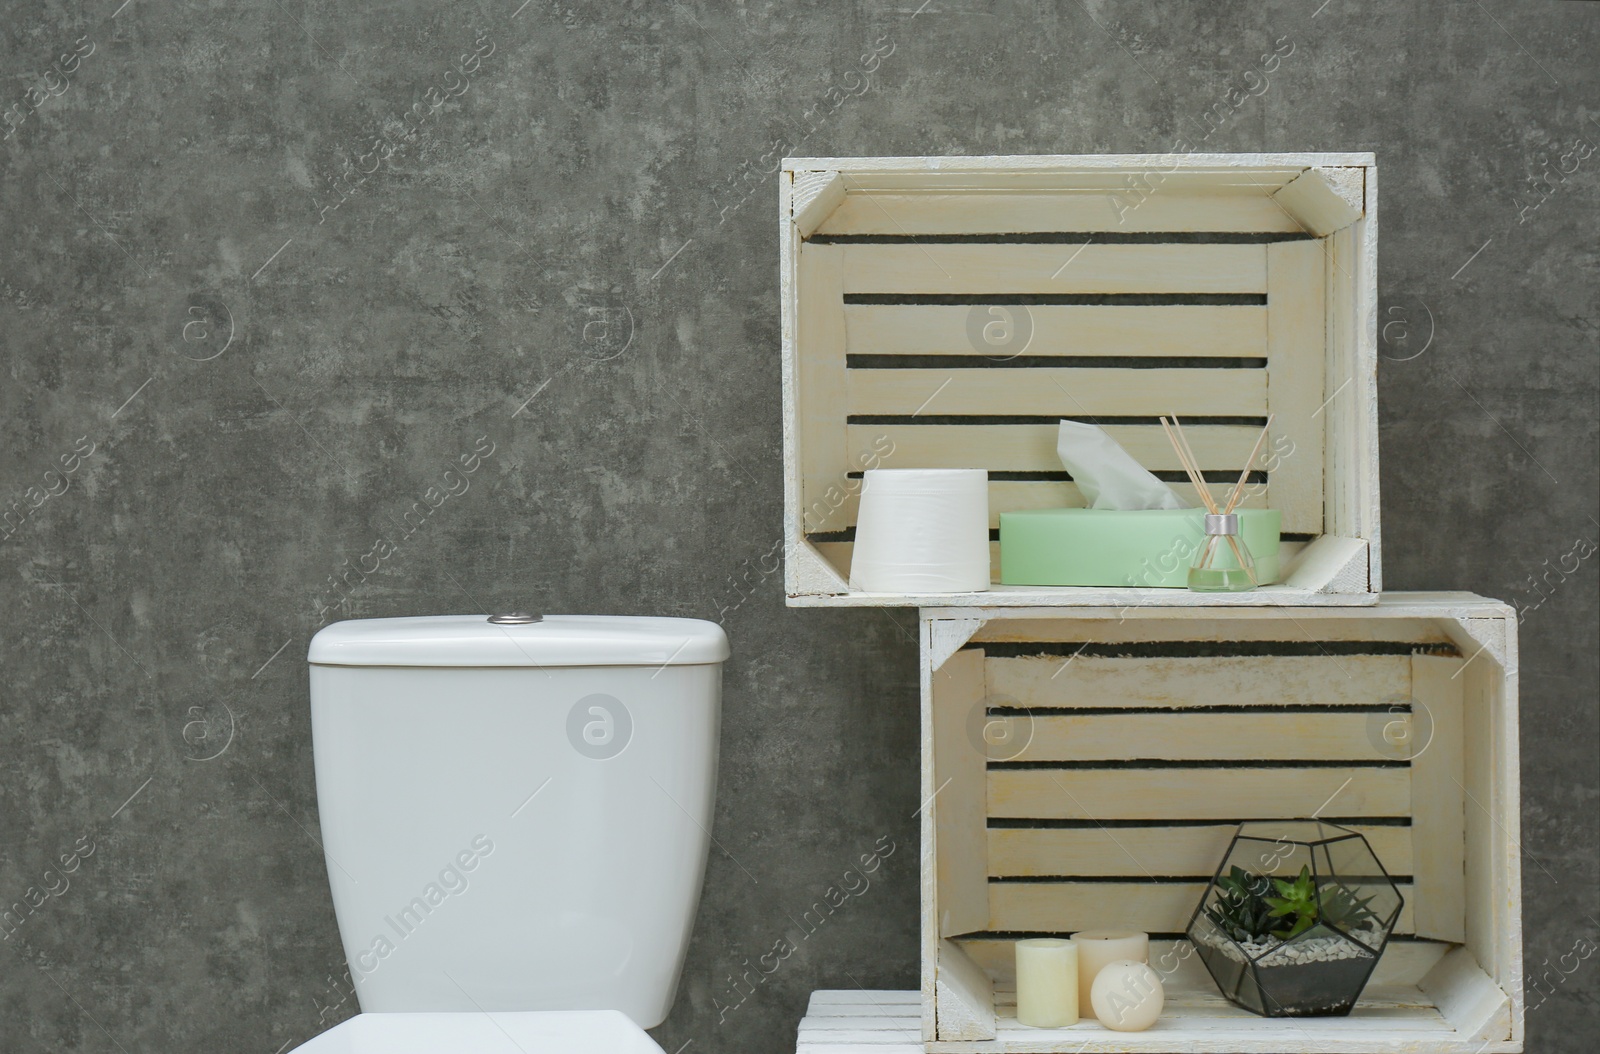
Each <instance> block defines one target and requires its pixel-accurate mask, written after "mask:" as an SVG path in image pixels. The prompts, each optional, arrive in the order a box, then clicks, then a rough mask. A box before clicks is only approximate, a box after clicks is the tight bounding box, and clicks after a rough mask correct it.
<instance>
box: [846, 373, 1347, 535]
mask: <svg viewBox="0 0 1600 1054" xmlns="http://www.w3.org/2000/svg"><path fill="white" fill-rule="evenodd" d="M1019 373H1025V375H1026V379H1027V381H1028V383H1027V384H1026V385H1019V384H1018V376H1017V375H1018V374H1019ZM847 387H848V395H847V405H848V408H849V412H850V413H851V414H852V415H854V414H894V415H899V416H909V415H912V414H918V415H921V414H929V415H941V414H989V415H994V414H1034V415H1039V414H1049V415H1054V416H1056V417H1115V416H1119V415H1132V416H1138V415H1141V414H1143V413H1145V412H1146V411H1148V410H1149V409H1150V407H1152V406H1166V407H1167V408H1168V410H1169V412H1171V413H1174V414H1178V415H1180V416H1183V417H1196V416H1217V417H1265V416H1266V415H1267V372H1266V371H1265V370H1253V369H1241V370H1226V369H1224V370H1217V369H1182V368H1174V369H1151V370H1145V369H1093V368H1090V369H1083V368H1069V369H1051V368H1037V369H1029V370H1025V371H1022V370H1009V369H1006V370H999V369H984V368H957V369H948V370H945V369H940V370H898V369H890V370H875V369H863V370H850V371H849V373H848V382H847ZM1314 423H1315V422H1313V424H1314ZM1317 443H1318V446H1319V449H1320V445H1321V437H1320V436H1319V437H1318V438H1317ZM1242 460H1243V459H1242V458H1241V462H1242ZM1060 464H1061V462H1060V461H1059V460H1058V461H1057V462H1056V466H1057V467H1056V469H1055V471H1057V472H1059V471H1061V469H1060ZM1240 467H1242V465H1241V466H1240ZM1307 509H1308V514H1310V513H1312V512H1314V513H1315V515H1316V517H1317V522H1316V523H1315V524H1310V523H1306V524H1305V525H1304V526H1306V527H1309V528H1314V529H1315V530H1317V531H1321V529H1322V502H1321V500H1320V495H1316V494H1313V495H1312V500H1311V501H1310V502H1309V503H1308V505H1307ZM1301 529H1302V528H1301V527H1294V528H1290V527H1287V526H1286V527H1285V528H1284V530H1286V531H1290V530H1293V531H1300V530H1301Z"/></svg>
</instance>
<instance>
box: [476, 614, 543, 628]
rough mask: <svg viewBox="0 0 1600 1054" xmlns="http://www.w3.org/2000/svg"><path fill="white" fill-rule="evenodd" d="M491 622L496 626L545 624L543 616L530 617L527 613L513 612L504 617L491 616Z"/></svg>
mask: <svg viewBox="0 0 1600 1054" xmlns="http://www.w3.org/2000/svg"><path fill="white" fill-rule="evenodd" d="M489 621H490V622H493V623H494V624H495V625H496V626H526V625H528V624H529V623H531V622H543V621H544V616H543V615H530V614H528V613H527V612H526V611H511V612H508V613H506V614H504V615H490V616H489Z"/></svg>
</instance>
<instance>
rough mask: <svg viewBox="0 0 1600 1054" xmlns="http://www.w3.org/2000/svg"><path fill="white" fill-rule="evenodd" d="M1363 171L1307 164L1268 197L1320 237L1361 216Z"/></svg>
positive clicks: (1362, 206) (1363, 183) (1310, 231)
mask: <svg viewBox="0 0 1600 1054" xmlns="http://www.w3.org/2000/svg"><path fill="white" fill-rule="evenodd" d="M1364 175H1365V170H1364V169H1361V168H1311V169H1307V170H1306V171H1304V172H1302V173H1301V174H1300V175H1298V176H1296V177H1295V178H1294V179H1292V180H1290V181H1289V182H1288V183H1287V184H1285V185H1284V186H1283V187H1282V188H1281V189H1279V190H1278V191H1277V192H1275V193H1274V194H1273V195H1272V197H1273V200H1275V201H1276V202H1277V203H1278V204H1279V205H1281V206H1282V207H1283V208H1284V210H1285V211H1287V212H1288V213H1289V214H1290V215H1291V216H1293V217H1294V218H1295V219H1296V220H1297V221H1299V224H1300V226H1301V228H1302V229H1304V230H1306V231H1308V232H1309V233H1311V234H1315V235H1316V236H1317V237H1319V238H1320V237H1323V236H1324V235H1328V234H1332V233H1333V232H1334V231H1338V230H1343V229H1344V228H1346V227H1348V226H1350V225H1351V224H1352V223H1354V222H1355V221H1356V220H1359V219H1360V218H1361V214H1362V212H1363V211H1364V208H1365V200H1364V197H1365V193H1364V192H1365V181H1364V179H1363V177H1364Z"/></svg>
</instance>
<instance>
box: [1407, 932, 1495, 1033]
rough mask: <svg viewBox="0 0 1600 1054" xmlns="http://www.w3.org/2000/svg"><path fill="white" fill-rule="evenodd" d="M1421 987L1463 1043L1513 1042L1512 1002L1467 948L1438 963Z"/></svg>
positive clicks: (1424, 979) (1459, 949) (1457, 950)
mask: <svg viewBox="0 0 1600 1054" xmlns="http://www.w3.org/2000/svg"><path fill="white" fill-rule="evenodd" d="M1420 987H1421V989H1422V991H1423V992H1425V993H1427V995H1429V996H1430V997H1431V998H1432V999H1433V1000H1434V1001H1435V1002H1436V1003H1437V1004H1438V1007H1439V1012H1440V1013H1441V1014H1443V1015H1444V1018H1445V1020H1446V1021H1449V1022H1450V1024H1451V1025H1452V1026H1454V1028H1455V1030H1456V1031H1457V1032H1459V1033H1460V1034H1461V1035H1462V1037H1463V1038H1464V1039H1467V1040H1469V1041H1479V1042H1496V1041H1501V1042H1503V1041H1506V1040H1510V1039H1511V1038H1512V1035H1511V1000H1510V998H1509V997H1508V996H1507V995H1506V993H1505V992H1504V991H1503V990H1502V989H1501V988H1500V986H1499V985H1497V984H1495V982H1494V979H1493V978H1491V977H1490V976H1489V975H1488V974H1486V973H1484V972H1483V969H1482V968H1481V967H1480V966H1479V965H1478V962H1477V960H1476V959H1474V958H1473V957H1472V953H1471V952H1470V951H1468V950H1467V949H1466V948H1457V949H1455V950H1454V951H1452V952H1451V953H1450V954H1448V955H1446V956H1445V957H1444V958H1443V959H1441V960H1439V965H1437V966H1435V967H1434V968H1433V969H1432V970H1430V971H1429V972H1428V974H1427V976H1425V977H1424V978H1423V979H1422V981H1421V983H1420Z"/></svg>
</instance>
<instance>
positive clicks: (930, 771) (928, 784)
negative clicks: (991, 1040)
mask: <svg viewBox="0 0 1600 1054" xmlns="http://www.w3.org/2000/svg"><path fill="white" fill-rule="evenodd" d="M918 621H919V623H920V625H919V626H918V629H917V642H918V659H919V661H918V663H917V680H918V682H919V683H920V687H921V705H920V706H919V707H918V714H919V717H920V722H919V725H920V728H919V732H920V735H919V740H920V743H919V747H920V749H919V751H918V756H919V758H920V759H921V762H922V765H921V776H922V786H921V788H920V792H919V793H920V797H921V802H922V803H921V804H920V805H918V806H917V817H918V821H919V824H920V827H921V830H920V832H919V833H920V835H921V842H922V852H921V853H920V854H919V855H918V858H917V861H918V870H919V871H920V872H921V876H920V877H921V881H920V883H919V886H920V889H921V897H920V899H919V901H918V904H919V907H920V911H919V916H920V917H919V920H918V941H919V943H920V945H921V952H920V956H919V958H920V959H921V967H922V968H921V970H920V976H919V978H918V983H919V985H920V987H921V991H920V993H919V1000H920V1003H921V1033H922V1038H923V1039H924V1040H927V1041H931V1040H933V1039H935V1038H937V1036H938V1034H939V1033H938V1012H937V1011H938V1002H937V992H938V978H939V939H940V938H939V922H938V918H937V916H936V914H935V912H936V911H937V908H938V904H939V900H940V896H941V894H940V891H939V868H938V866H937V861H938V853H939V829H938V827H937V826H936V824H935V820H934V816H935V809H934V801H935V799H936V798H938V796H939V791H940V789H941V788H940V783H939V774H938V765H937V763H936V759H937V756H938V753H937V747H936V742H937V739H938V738H940V737H939V736H937V735H936V733H935V713H936V711H935V707H934V702H935V700H934V691H933V687H934V683H935V682H934V670H935V669H937V668H938V666H943V665H944V663H943V662H940V663H939V664H938V666H935V664H934V663H933V662H932V661H930V656H931V655H932V654H933V650H934V640H935V633H936V631H935V629H934V622H933V620H932V619H920V620H918ZM958 632H959V631H958ZM940 636H941V637H942V638H945V639H948V637H949V633H948V631H945V632H943V633H941V634H940ZM941 650H942V649H941ZM952 654H953V653H952ZM938 715H939V717H938V723H939V725H940V726H943V725H944V723H945V715H944V713H943V711H942V710H940V711H938ZM946 734H948V733H946ZM985 808H987V806H985ZM985 870H987V868H985Z"/></svg>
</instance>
